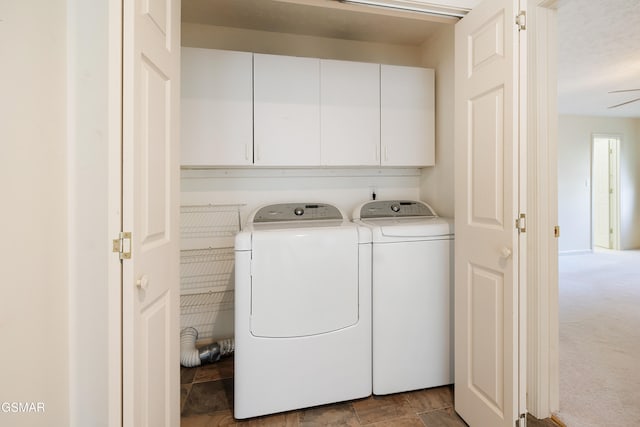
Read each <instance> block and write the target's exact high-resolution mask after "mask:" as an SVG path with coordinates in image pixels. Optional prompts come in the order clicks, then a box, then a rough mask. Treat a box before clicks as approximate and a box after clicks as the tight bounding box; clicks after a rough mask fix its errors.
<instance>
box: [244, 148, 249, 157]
mask: <svg viewBox="0 0 640 427" xmlns="http://www.w3.org/2000/svg"><path fill="white" fill-rule="evenodd" d="M244 159H245V160H247V161H248V160H249V144H244Z"/></svg>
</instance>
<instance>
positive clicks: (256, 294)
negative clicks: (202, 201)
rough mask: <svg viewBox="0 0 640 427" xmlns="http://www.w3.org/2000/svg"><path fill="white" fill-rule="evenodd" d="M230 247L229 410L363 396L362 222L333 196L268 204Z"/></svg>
mask: <svg viewBox="0 0 640 427" xmlns="http://www.w3.org/2000/svg"><path fill="white" fill-rule="evenodd" d="M235 250H236V252H235V254H236V264H235V268H236V272H235V275H236V291H235V292H236V298H235V345H236V348H235V356H234V357H235V374H234V416H235V417H236V418H248V417H254V416H258V415H264V414H270V413H276V412H282V411H288V410H291V409H297V408H304V407H309V406H315V405H322V404H326V403H332V402H339V401H343V400H349V399H356V398H361V397H365V396H369V395H370V394H371V232H370V230H369V229H368V228H366V227H361V226H358V225H356V224H354V223H352V222H349V221H348V220H346V219H345V216H344V215H343V214H342V212H341V211H340V210H339V209H337V208H336V207H334V206H332V205H328V204H322V203H285V204H277V205H270V206H265V207H263V208H261V209H258V210H257V211H256V212H254V213H253V214H252V215H251V216H250V217H249V219H248V221H247V226H246V227H245V229H244V230H243V231H242V232H240V233H239V234H238V235H237V236H236V242H235Z"/></svg>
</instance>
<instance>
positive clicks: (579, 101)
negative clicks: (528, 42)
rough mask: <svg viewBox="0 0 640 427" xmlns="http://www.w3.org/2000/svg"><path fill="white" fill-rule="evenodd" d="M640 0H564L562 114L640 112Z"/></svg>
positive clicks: (561, 24) (630, 114)
mask: <svg viewBox="0 0 640 427" xmlns="http://www.w3.org/2000/svg"><path fill="white" fill-rule="evenodd" d="M624 89H640V0H599V1H594V0H560V1H559V3H558V111H559V112H560V114H579V115H596V116H619V117H640V101H638V102H634V103H631V104H628V105H624V106H621V107H618V108H614V109H609V108H607V107H609V106H611V105H615V104H619V103H622V102H626V101H628V100H631V99H634V98H640V90H639V91H634V92H623V93H616V94H609V93H608V92H609V91H613V90H624Z"/></svg>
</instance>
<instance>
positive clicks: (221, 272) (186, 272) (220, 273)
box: [180, 248, 235, 295]
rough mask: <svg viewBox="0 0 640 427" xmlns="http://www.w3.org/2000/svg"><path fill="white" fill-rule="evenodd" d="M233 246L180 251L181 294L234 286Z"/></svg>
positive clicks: (226, 288) (217, 290)
mask: <svg viewBox="0 0 640 427" xmlns="http://www.w3.org/2000/svg"><path fill="white" fill-rule="evenodd" d="M234 258H235V253H234V250H233V248H208V249H193V250H183V251H180V293H181V294H182V295H189V294H201V293H211V292H220V291H226V290H230V289H233V288H234V282H235V280H234V279H235V278H234Z"/></svg>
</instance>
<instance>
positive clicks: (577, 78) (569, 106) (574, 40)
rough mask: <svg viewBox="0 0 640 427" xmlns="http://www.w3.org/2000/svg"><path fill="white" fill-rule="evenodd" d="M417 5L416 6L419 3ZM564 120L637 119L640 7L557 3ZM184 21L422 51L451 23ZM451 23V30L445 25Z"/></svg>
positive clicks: (275, 1) (332, 5)
mask: <svg viewBox="0 0 640 427" xmlns="http://www.w3.org/2000/svg"><path fill="white" fill-rule="evenodd" d="M414 1H418V0H414ZM557 4H558V111H559V112H560V114H579V115H596V116H619V117H640V101H638V102H634V103H631V104H628V105H624V106H621V107H618V108H614V109H609V108H607V107H609V106H611V105H615V104H619V103H623V102H626V101H629V100H631V99H634V98H637V97H640V91H634V92H622V93H616V94H610V93H608V92H609V91H613V90H625V89H640V0H558V3H557ZM182 20H183V21H184V22H193V23H200V24H207V25H219V26H227V27H238V28H247V29H253V30H261V31H274V32H283V33H292V34H304V35H311V36H318V37H331V38H340V39H347V40H360V41H370V42H379V43H391V44H399V45H412V46H417V45H420V44H422V43H423V42H424V41H425V40H427V39H428V38H429V37H430V36H431V35H432V34H433V32H434V31H436V30H437V28H439V26H441V25H448V24H450V23H452V22H455V21H452V20H446V19H440V20H437V19H436V20H435V21H434V20H433V18H428V17H425V15H421V14H415V13H401V12H391V11H389V10H383V9H380V8H372V7H366V6H353V5H346V4H342V3H339V2H337V1H336V0H182ZM447 23H448V24H447Z"/></svg>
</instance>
